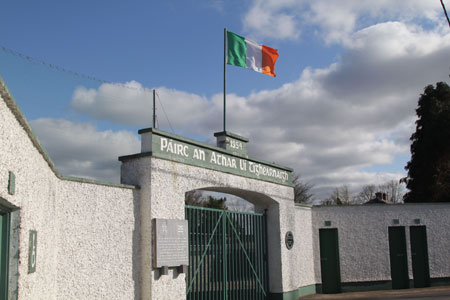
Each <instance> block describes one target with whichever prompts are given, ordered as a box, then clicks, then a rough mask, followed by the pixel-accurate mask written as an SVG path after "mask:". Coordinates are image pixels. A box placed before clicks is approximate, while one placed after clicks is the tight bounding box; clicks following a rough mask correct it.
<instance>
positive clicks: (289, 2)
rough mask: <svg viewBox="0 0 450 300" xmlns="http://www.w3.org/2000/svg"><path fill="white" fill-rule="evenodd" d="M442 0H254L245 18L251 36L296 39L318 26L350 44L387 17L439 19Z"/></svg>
mask: <svg viewBox="0 0 450 300" xmlns="http://www.w3.org/2000/svg"><path fill="white" fill-rule="evenodd" d="M441 16H442V8H441V6H440V4H439V2H438V1H423V0H409V1H392V0H377V1H370V0H339V1H337V0H314V1H308V0H285V1H279V0H254V1H253V2H252V4H251V6H250V8H249V10H248V12H247V13H246V15H245V16H244V18H243V23H244V29H246V30H247V31H248V32H249V34H250V35H256V36H259V37H269V38H276V39H296V38H297V37H298V36H299V34H300V32H301V31H302V30H306V29H309V28H314V29H316V28H317V29H318V32H320V34H321V35H322V36H323V38H324V40H325V41H326V42H328V43H336V42H337V43H346V42H348V41H350V35H351V34H352V33H353V32H355V31H357V30H360V29H362V28H364V27H366V26H369V25H371V24H373V23H377V22H384V21H387V20H397V21H401V22H410V21H413V20H426V21H428V22H436V21H437V20H439V19H440V17H441Z"/></svg>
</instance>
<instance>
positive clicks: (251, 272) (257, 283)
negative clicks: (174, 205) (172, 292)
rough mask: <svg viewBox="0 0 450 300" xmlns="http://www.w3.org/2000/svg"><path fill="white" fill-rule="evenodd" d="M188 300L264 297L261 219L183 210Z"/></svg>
mask: <svg viewBox="0 0 450 300" xmlns="http://www.w3.org/2000/svg"><path fill="white" fill-rule="evenodd" d="M186 219H187V220H188V222H189V268H188V273H187V274H186V284H187V286H186V291H187V292H186V298H187V299H188V300H198V299H202V300H203V299H205V300H216V299H217V300H227V299H230V300H240V299H246V300H247V299H248V300H254V299H255V300H256V299H258V300H263V299H267V298H268V297H267V296H268V291H267V286H268V273H267V238H266V231H267V228H266V216H265V214H256V213H243V212H231V211H227V210H218V209H210V208H203V207H194V206H186Z"/></svg>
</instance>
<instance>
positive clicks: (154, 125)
mask: <svg viewBox="0 0 450 300" xmlns="http://www.w3.org/2000/svg"><path fill="white" fill-rule="evenodd" d="M155 93H156V91H155V89H153V128H156V106H155V102H156V101H155Z"/></svg>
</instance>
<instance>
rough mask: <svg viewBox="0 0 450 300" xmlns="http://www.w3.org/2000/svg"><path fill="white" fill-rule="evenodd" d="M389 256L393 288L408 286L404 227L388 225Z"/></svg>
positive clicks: (405, 287)
mask: <svg viewBox="0 0 450 300" xmlns="http://www.w3.org/2000/svg"><path fill="white" fill-rule="evenodd" d="M389 257H390V262H391V278H392V288H393V289H407V288H409V275H408V258H407V256H406V238H405V227H403V226H395V227H389Z"/></svg>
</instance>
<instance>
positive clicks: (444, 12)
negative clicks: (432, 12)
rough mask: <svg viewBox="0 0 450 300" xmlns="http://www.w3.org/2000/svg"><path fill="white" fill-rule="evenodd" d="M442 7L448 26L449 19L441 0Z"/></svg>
mask: <svg viewBox="0 0 450 300" xmlns="http://www.w3.org/2000/svg"><path fill="white" fill-rule="evenodd" d="M441 5H442V9H443V10H444V14H445V17H446V18H447V22H448V26H449V27H450V19H449V18H448V14H447V10H446V9H445V5H444V2H443V0H441Z"/></svg>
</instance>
